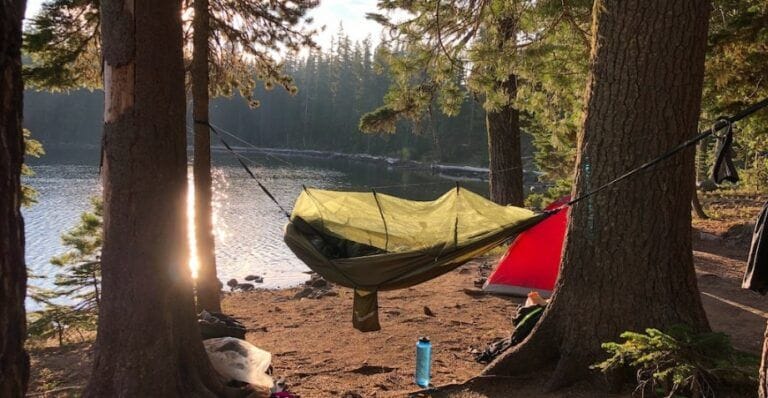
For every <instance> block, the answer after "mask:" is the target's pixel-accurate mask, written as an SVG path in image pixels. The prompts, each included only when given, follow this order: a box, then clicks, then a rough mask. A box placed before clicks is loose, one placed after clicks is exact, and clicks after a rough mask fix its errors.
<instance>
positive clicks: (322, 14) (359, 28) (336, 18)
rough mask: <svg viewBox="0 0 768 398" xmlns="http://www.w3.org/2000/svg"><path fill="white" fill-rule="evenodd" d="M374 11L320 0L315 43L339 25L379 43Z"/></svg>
mask: <svg viewBox="0 0 768 398" xmlns="http://www.w3.org/2000/svg"><path fill="white" fill-rule="evenodd" d="M45 1H46V0H27V13H26V17H27V18H31V17H33V16H34V15H35V14H36V13H37V12H38V11H39V10H40V7H41V5H42V4H43V3H44V2H45ZM374 11H376V0H320V5H319V6H318V7H317V8H315V9H314V10H313V11H312V13H311V14H310V15H311V16H312V17H313V18H314V19H315V22H314V25H315V27H317V28H320V27H322V26H325V31H324V32H322V33H320V34H319V35H318V37H317V43H318V44H320V46H322V47H324V48H328V46H329V45H330V43H331V37H332V36H333V35H334V34H336V32H337V31H338V29H339V24H342V25H343V26H344V31H345V32H346V34H347V35H348V36H349V38H350V39H352V41H362V40H363V39H365V38H366V37H367V36H369V35H370V36H371V39H372V40H373V42H374V43H377V42H378V41H379V37H380V36H381V27H380V26H379V25H378V24H377V23H375V22H373V21H369V20H367V19H365V13H367V12H374Z"/></svg>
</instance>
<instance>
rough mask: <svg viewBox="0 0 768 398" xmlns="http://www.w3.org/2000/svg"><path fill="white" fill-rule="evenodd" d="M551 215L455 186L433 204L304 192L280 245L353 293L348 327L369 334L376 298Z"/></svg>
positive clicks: (375, 316) (369, 195) (375, 319)
mask: <svg viewBox="0 0 768 398" xmlns="http://www.w3.org/2000/svg"><path fill="white" fill-rule="evenodd" d="M548 215H549V213H535V212H533V211H530V210H527V209H523V208H519V207H512V206H500V205H497V204H495V203H493V202H491V201H489V200H487V199H485V198H483V197H482V196H480V195H477V194H475V193H473V192H471V191H468V190H466V189H461V188H459V187H458V186H457V187H456V189H452V190H450V191H449V192H447V193H445V194H444V195H442V196H441V197H439V198H438V199H436V200H433V201H412V200H406V199H401V198H397V197H394V196H389V195H384V194H379V193H376V192H339V191H326V190H321V189H311V188H305V189H304V191H303V192H302V193H301V195H300V196H299V198H298V199H297V201H296V205H295V206H294V209H293V213H292V214H291V221H290V222H289V223H288V225H287V226H286V230H285V242H286V244H287V245H288V247H290V248H291V250H292V251H293V252H294V253H295V254H296V256H297V257H299V258H300V259H301V260H302V261H303V262H304V263H306V264H307V266H309V268H311V269H312V270H313V271H315V272H317V273H318V274H320V275H322V276H323V277H324V278H325V279H327V280H329V281H331V282H334V283H336V284H339V285H341V286H345V287H348V288H352V289H354V290H355V295H354V303H353V317H352V320H353V326H354V327H355V328H356V329H358V330H361V331H374V330H379V329H380V325H379V321H378V298H377V292H378V291H383V290H394V289H403V288H407V287H410V286H413V285H416V284H419V283H422V282H425V281H428V280H430V279H433V278H436V277H438V276H440V275H443V274H445V273H446V272H449V271H451V270H453V269H455V268H456V267H458V266H460V265H462V264H464V263H465V262H467V261H469V260H471V259H472V258H474V257H477V256H479V255H481V254H483V253H485V252H487V251H488V250H490V249H493V248H494V247H496V246H498V245H500V244H501V243H503V242H504V241H506V240H508V239H510V238H512V237H514V236H516V235H517V234H518V233H520V232H522V231H523V230H525V229H527V228H529V227H531V226H532V225H535V224H536V223H538V222H539V221H541V220H542V219H544V218H545V217H547V216H548Z"/></svg>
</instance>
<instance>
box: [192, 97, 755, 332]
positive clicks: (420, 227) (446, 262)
mask: <svg viewBox="0 0 768 398" xmlns="http://www.w3.org/2000/svg"><path fill="white" fill-rule="evenodd" d="M766 106H768V98H766V99H763V100H762V101H760V102H758V103H755V104H754V105H752V106H750V107H749V108H747V109H745V110H744V111H742V112H739V113H738V114H736V115H734V116H731V117H728V118H720V119H718V120H717V121H716V122H715V124H714V125H713V126H712V127H711V128H710V129H708V130H705V131H703V132H699V133H698V134H697V135H696V136H694V137H692V138H691V139H689V140H687V141H685V142H683V143H681V144H680V145H678V146H676V147H674V148H672V149H670V150H669V151H667V152H666V153H664V154H662V155H660V156H658V157H656V158H655V159H653V160H651V161H648V162H646V163H644V164H642V165H640V166H638V167H636V168H634V169H632V170H630V171H628V172H626V173H624V174H622V175H621V176H619V177H617V178H616V179H614V180H612V181H609V182H608V183H606V184H603V185H602V186H600V187H597V188H595V189H593V190H591V191H589V192H586V193H584V194H583V195H581V196H579V197H577V198H574V199H572V200H571V201H569V202H568V203H567V204H565V205H564V206H563V207H561V208H558V209H555V210H552V211H549V212H544V213H534V212H532V211H530V210H527V209H522V208H517V207H512V206H500V205H497V204H495V203H493V202H491V201H489V200H487V199H485V198H483V197H481V196H479V195H477V194H474V193H472V192H470V191H467V190H462V189H460V188H459V187H458V185H457V187H456V189H455V190H451V191H449V192H447V193H446V194H444V195H443V196H441V197H440V198H438V199H436V200H434V201H429V202H420V201H410V200H405V199H400V198H396V197H393V196H389V195H382V194H377V193H376V192H375V191H374V192H340V191H325V190H319V189H309V188H305V189H304V190H303V191H302V193H301V195H300V196H299V198H298V200H297V202H296V205H295V206H294V209H293V213H292V214H288V212H287V211H286V210H285V208H284V207H283V206H281V205H280V203H279V202H278V201H277V200H276V199H275V197H274V196H273V195H272V194H271V193H270V192H269V190H268V189H267V188H266V187H265V186H264V185H263V184H261V182H259V181H258V179H257V178H256V177H255V175H254V174H253V172H251V170H250V168H249V167H248V166H247V165H246V164H245V162H243V161H242V159H241V156H240V155H239V154H237V153H236V152H235V151H234V150H233V149H232V148H231V147H230V146H229V145H228V144H227V143H226V141H225V140H224V138H223V137H222V136H221V134H219V132H218V131H217V130H216V129H215V128H214V127H213V126H211V125H210V124H209V123H208V122H199V121H195V123H201V124H205V125H206V126H208V127H209V128H210V129H211V130H212V131H213V132H214V133H216V135H217V136H218V137H219V140H220V141H221V143H222V144H223V145H224V146H225V148H226V149H227V150H228V151H230V152H231V153H232V154H233V155H235V156H236V157H237V159H238V161H239V162H240V164H241V166H243V168H244V169H245V170H246V171H247V172H248V174H249V175H250V176H251V178H253V179H254V180H256V182H257V183H258V184H259V187H260V188H261V189H262V190H263V191H264V193H265V194H266V195H267V196H268V197H269V198H270V199H271V200H272V201H273V202H274V203H275V204H276V205H277V206H278V207H279V208H280V210H282V211H283V213H284V214H286V216H288V217H289V223H288V225H287V226H286V229H285V237H284V238H285V242H286V244H287V245H288V247H290V248H291V250H292V251H293V252H294V253H295V254H296V256H297V257H299V259H301V260H302V261H303V262H304V263H306V264H307V266H309V268H311V269H312V270H313V271H315V272H317V273H318V274H320V275H321V276H323V277H324V278H326V279H327V280H329V281H331V282H334V283H337V284H339V285H342V286H346V287H349V288H352V289H355V296H354V304H353V307H354V311H353V325H354V327H355V328H357V329H359V330H361V331H373V330H379V329H380V325H379V322H378V312H377V310H378V300H377V292H378V291H380V290H394V289H401V288H405V287H410V286H413V285H416V284H419V283H422V282H425V281H427V280H430V279H433V278H435V277H438V276H440V275H442V274H444V273H446V272H449V271H451V270H453V269H455V268H456V267H458V266H460V265H461V264H464V263H465V262H467V261H469V260H470V259H472V258H474V257H477V256H479V255H481V254H483V253H485V252H487V251H488V250H490V249H492V248H494V247H496V246H498V245H500V244H502V243H503V242H505V241H507V240H508V239H510V238H512V237H514V236H515V235H517V234H518V233H520V232H522V231H524V230H525V229H527V228H529V227H531V226H533V225H535V224H537V223H538V222H539V221H541V220H543V219H544V218H546V217H547V216H548V215H550V214H553V213H555V212H557V211H559V210H560V209H562V208H565V207H567V206H570V205H572V204H574V203H576V202H579V201H581V200H583V199H586V198H588V197H590V196H592V195H594V194H596V193H598V192H601V191H603V190H605V189H607V188H608V187H610V186H611V185H613V184H616V183H618V182H620V181H622V180H625V179H627V178H629V177H630V176H632V175H634V174H636V173H638V172H640V171H643V170H645V169H648V168H650V167H652V166H654V165H656V164H658V163H659V162H662V161H664V160H665V159H667V158H670V157H672V156H673V155H675V154H677V153H678V152H681V151H683V150H685V149H686V148H689V147H691V146H693V145H695V144H696V143H697V142H698V141H700V140H702V139H704V138H706V137H708V136H710V135H714V134H716V133H717V132H718V131H720V130H722V129H724V128H728V131H727V132H726V134H727V135H726V138H730V134H731V131H730V128H731V125H732V124H733V123H735V122H737V121H739V120H741V119H743V118H745V117H747V116H749V115H751V114H753V113H755V112H757V111H758V110H760V109H762V108H764V107H766ZM718 138H721V137H718ZM726 141H727V143H726V144H725V145H726V146H728V145H729V144H730V142H731V141H732V140H728V139H726ZM729 151H730V149H728V148H726V149H723V150H721V151H719V152H721V153H723V154H724V155H722V156H728V152H729ZM718 158H721V155H720V154H718ZM717 163H718V164H727V161H726V162H721V161H718V162H717ZM714 171H715V172H718V170H717V167H716V170H714Z"/></svg>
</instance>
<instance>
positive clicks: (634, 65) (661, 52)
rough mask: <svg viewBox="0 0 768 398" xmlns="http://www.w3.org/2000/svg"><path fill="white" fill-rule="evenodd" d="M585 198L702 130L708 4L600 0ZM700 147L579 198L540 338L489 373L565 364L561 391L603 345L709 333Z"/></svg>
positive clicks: (555, 377) (553, 383)
mask: <svg viewBox="0 0 768 398" xmlns="http://www.w3.org/2000/svg"><path fill="white" fill-rule="evenodd" d="M594 11H595V12H594V14H595V16H594V20H593V35H592V37H593V43H592V62H591V71H590V77H589V81H588V84H587V90H588V91H587V110H586V115H585V120H584V126H583V129H582V131H581V133H580V134H579V147H578V149H579V152H578V158H577V170H576V186H575V188H574V192H573V197H579V196H580V195H582V194H584V193H586V192H588V191H590V190H591V189H594V188H596V187H598V186H600V185H602V184H604V183H606V182H608V181H610V180H612V179H614V178H615V177H617V176H618V175H621V174H622V173H624V172H625V171H627V170H629V169H632V168H634V167H636V166H638V165H640V164H642V163H644V162H645V161H647V160H649V159H652V158H654V157H656V156H657V155H659V154H661V153H663V152H665V151H666V150H668V149H669V148H671V147H673V146H675V145H677V144H679V143H681V142H683V141H684V140H685V139H686V138H688V137H690V136H691V135H693V134H695V132H696V127H697V119H698V116H699V111H700V102H701V91H702V83H703V76H704V53H705V45H706V40H707V28H708V17H709V12H710V5H709V2H707V1H706V0H693V1H692V0H599V1H597V2H596V3H595V8H594ZM693 158H694V152H693V150H688V151H685V152H682V153H680V154H678V155H676V156H675V157H673V158H671V159H668V160H666V161H664V162H663V163H661V164H658V165H657V166H655V167H654V168H652V169H651V171H647V172H644V173H641V174H638V175H636V176H634V177H632V178H631V179H630V180H628V181H625V182H621V183H619V184H617V185H614V186H613V187H611V188H610V189H608V190H606V191H603V192H601V193H599V194H597V195H595V196H592V197H590V198H588V199H585V200H583V201H580V202H578V203H576V204H575V205H574V206H573V208H572V209H571V212H570V216H571V218H570V221H569V224H568V232H567V235H566V243H565V246H564V249H563V260H562V264H561V267H560V275H559V278H558V281H557V284H556V287H555V293H554V295H553V297H552V299H551V301H550V304H549V306H548V308H547V310H546V311H545V313H544V316H543V317H542V319H541V321H540V322H539V324H538V325H537V327H536V328H535V329H534V331H533V333H532V334H531V335H530V336H529V337H528V339H527V340H526V341H524V342H523V343H522V344H521V345H519V346H517V347H515V348H514V349H512V350H510V351H508V352H507V353H505V354H504V355H502V356H501V357H500V358H498V359H497V360H496V361H494V362H493V363H491V364H490V365H489V366H488V367H487V368H486V370H485V373H487V374H496V375H500V374H512V373H519V372H524V371H529V370H532V369H536V368H539V367H542V366H545V365H549V364H553V363H554V364H556V367H555V371H554V373H553V374H552V376H551V379H550V383H549V388H550V389H554V388H558V387H561V386H563V385H566V384H569V383H571V382H573V381H575V380H578V379H581V378H584V377H587V376H589V366H590V365H592V364H594V363H596V362H598V361H600V360H602V359H604V358H605V355H606V354H605V353H604V352H603V351H602V349H601V347H600V344H601V343H603V342H606V341H618V340H619V334H620V333H622V332H624V331H627V330H633V331H642V330H644V329H646V328H649V327H654V328H661V329H665V328H667V327H669V326H671V325H674V324H681V323H684V324H688V325H690V326H692V327H693V328H694V329H696V330H707V329H708V323H707V319H706V315H705V313H704V310H703V308H702V305H701V299H700V296H699V291H698V287H697V284H696V276H695V272H694V268H693V256H692V249H691V211H690V209H691V208H690V200H691V197H692V195H693V188H694V183H693V180H694V162H693V160H694V159H693Z"/></svg>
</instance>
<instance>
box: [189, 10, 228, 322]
mask: <svg viewBox="0 0 768 398" xmlns="http://www.w3.org/2000/svg"><path fill="white" fill-rule="evenodd" d="M208 19H209V8H208V0H195V19H194V21H193V24H194V37H193V58H192V106H193V108H192V116H193V118H194V119H195V158H194V165H193V172H194V179H195V238H196V239H195V240H196V242H197V247H196V248H193V250H195V251H196V252H197V264H198V269H197V309H198V311H201V310H208V311H215V312H221V298H220V292H221V286H220V285H219V278H218V276H217V275H216V250H215V242H214V236H213V210H212V206H211V201H212V199H213V197H212V188H211V133H210V131H209V129H208V126H207V125H206V124H205V123H208V102H209V96H208V36H209V29H210V27H209V24H208Z"/></svg>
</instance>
